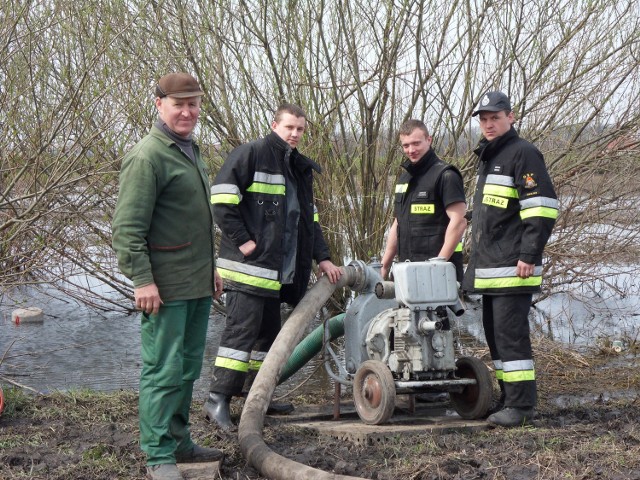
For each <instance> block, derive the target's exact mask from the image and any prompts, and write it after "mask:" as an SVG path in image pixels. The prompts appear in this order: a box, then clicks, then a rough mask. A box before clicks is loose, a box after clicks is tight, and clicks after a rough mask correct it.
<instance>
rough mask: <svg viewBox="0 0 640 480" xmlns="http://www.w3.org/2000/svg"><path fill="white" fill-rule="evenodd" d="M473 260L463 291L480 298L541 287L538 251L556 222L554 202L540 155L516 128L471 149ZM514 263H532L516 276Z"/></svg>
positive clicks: (469, 266) (551, 186)
mask: <svg viewBox="0 0 640 480" xmlns="http://www.w3.org/2000/svg"><path fill="white" fill-rule="evenodd" d="M475 153H476V154H477V155H478V157H479V166H478V181H477V185H476V192H475V195H474V198H473V219H472V224H471V225H472V227H471V229H472V231H471V238H472V240H471V258H470V260H469V265H468V267H467V270H466V272H465V277H464V282H463V289H464V290H466V291H469V292H476V293H482V294H485V295H486V294H489V295H490V294H509V293H533V292H538V291H539V290H540V285H541V283H542V252H543V250H544V246H545V245H546V243H547V240H548V239H549V236H550V235H551V230H552V228H553V225H554V223H555V220H556V218H557V217H558V200H557V197H556V194H555V191H554V188H553V184H552V183H551V179H550V178H549V174H548V173H547V169H546V167H545V164H544V158H543V157H542V153H540V151H539V150H538V149H537V148H536V147H535V146H533V145H532V144H531V143H529V142H527V141H526V140H523V139H521V138H520V137H519V136H518V134H517V133H516V131H515V129H514V128H513V127H511V130H510V131H509V132H507V133H506V134H504V135H502V136H501V137H498V138H496V139H495V140H493V141H491V142H486V141H483V142H482V143H481V144H480V145H479V147H478V148H477V149H476V150H475ZM518 260H522V261H523V262H525V263H529V264H534V265H535V270H534V274H533V275H532V276H531V277H529V278H520V277H518V276H516V274H515V270H516V265H517V263H518Z"/></svg>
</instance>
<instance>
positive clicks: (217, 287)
mask: <svg viewBox="0 0 640 480" xmlns="http://www.w3.org/2000/svg"><path fill="white" fill-rule="evenodd" d="M213 286H214V291H213V299H214V300H218V299H219V298H220V295H222V289H223V284H222V277H221V276H220V275H219V274H218V271H217V270H214V271H213Z"/></svg>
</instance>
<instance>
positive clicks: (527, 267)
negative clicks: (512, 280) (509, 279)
mask: <svg viewBox="0 0 640 480" xmlns="http://www.w3.org/2000/svg"><path fill="white" fill-rule="evenodd" d="M534 268H535V265H534V264H533V263H524V262H523V261H522V260H518V265H516V275H517V276H519V277H520V278H529V277H530V276H531V275H533V269H534Z"/></svg>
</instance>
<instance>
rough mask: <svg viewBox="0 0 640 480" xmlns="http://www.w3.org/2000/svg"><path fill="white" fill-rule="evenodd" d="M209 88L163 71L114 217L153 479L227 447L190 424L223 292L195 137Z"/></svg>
mask: <svg viewBox="0 0 640 480" xmlns="http://www.w3.org/2000/svg"><path fill="white" fill-rule="evenodd" d="M202 95H203V92H202V90H201V89H200V86H199V84H198V82H197V81H196V80H195V79H194V78H193V77H192V76H191V75H189V74H186V73H172V74H168V75H165V76H164V77H162V78H161V79H160V80H159V82H158V84H157V86H156V107H157V109H158V113H159V119H158V121H157V122H156V124H155V125H154V126H153V127H152V128H151V132H150V133H149V134H148V135H147V136H146V137H144V138H143V139H142V140H140V142H138V143H137V144H136V145H135V146H134V147H133V148H132V149H131V151H130V152H129V153H128V154H127V155H126V157H125V159H124V161H123V163H122V170H121V172H120V191H119V196H118V203H117V206H116V210H115V214H114V218H113V248H114V249H115V251H116V253H117V257H118V265H119V267H120V269H121V270H122V272H123V273H124V274H125V275H126V276H127V277H128V278H129V279H131V281H132V282H133V287H134V296H135V302H136V308H137V309H139V310H141V311H142V325H141V335H142V342H141V352H142V372H141V375H140V403H139V415H140V446H141V448H142V450H143V451H144V452H145V453H146V454H147V477H148V478H151V479H162V480H175V479H181V478H183V477H182V475H181V473H180V471H179V470H178V468H177V466H176V463H180V462H193V461H217V460H222V457H223V454H222V452H221V451H219V450H216V449H211V448H204V447H200V446H198V445H196V444H194V443H193V441H192V439H191V435H190V432H189V408H190V406H191V398H192V392H193V382H194V381H195V380H196V379H197V378H198V377H199V376H200V371H201V368H202V359H203V355H204V348H205V342H206V332H207V325H208V321H209V312H210V308H211V301H212V295H213V296H219V295H220V293H221V292H222V280H221V279H220V277H219V276H218V275H217V273H215V271H214V268H215V264H214V241H213V219H212V214H211V208H210V203H209V179H208V176H207V172H206V166H205V164H204V163H203V162H202V159H201V157H200V151H199V149H198V146H197V145H196V144H195V143H194V141H193V139H192V132H193V129H194V128H195V125H196V123H197V120H198V114H199V113H200V105H201V96H202Z"/></svg>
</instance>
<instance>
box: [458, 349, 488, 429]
mask: <svg viewBox="0 0 640 480" xmlns="http://www.w3.org/2000/svg"><path fill="white" fill-rule="evenodd" d="M456 367H457V370H456V376H457V377H458V378H472V379H474V380H475V381H476V383H475V385H466V386H465V387H464V389H463V390H462V391H461V392H449V398H450V400H451V403H452V405H453V408H454V409H455V411H456V412H458V415H460V416H461V417H462V418H464V419H466V420H475V419H478V418H484V416H485V415H486V414H487V412H488V411H489V407H490V406H491V400H492V398H493V381H492V378H491V373H490V372H489V369H488V368H487V366H486V365H485V364H484V363H483V362H482V361H481V360H480V359H478V358H475V357H461V358H459V359H458V360H457V361H456Z"/></svg>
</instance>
